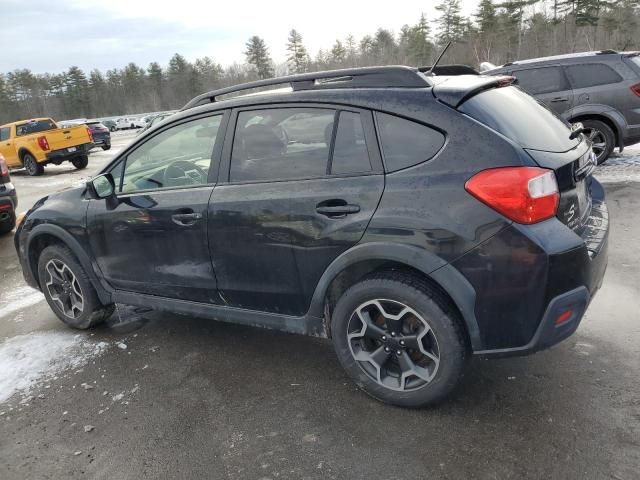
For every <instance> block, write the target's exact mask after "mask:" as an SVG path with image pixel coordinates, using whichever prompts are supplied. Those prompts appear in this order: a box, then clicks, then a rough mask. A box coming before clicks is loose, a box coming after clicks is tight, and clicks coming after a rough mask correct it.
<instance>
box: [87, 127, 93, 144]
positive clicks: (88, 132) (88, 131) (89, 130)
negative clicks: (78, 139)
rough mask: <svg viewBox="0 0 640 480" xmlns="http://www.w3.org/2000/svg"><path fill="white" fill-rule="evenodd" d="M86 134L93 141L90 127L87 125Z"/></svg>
mask: <svg viewBox="0 0 640 480" xmlns="http://www.w3.org/2000/svg"><path fill="white" fill-rule="evenodd" d="M87 135H89V141H90V142H93V133H91V129H90V128H89V127H87Z"/></svg>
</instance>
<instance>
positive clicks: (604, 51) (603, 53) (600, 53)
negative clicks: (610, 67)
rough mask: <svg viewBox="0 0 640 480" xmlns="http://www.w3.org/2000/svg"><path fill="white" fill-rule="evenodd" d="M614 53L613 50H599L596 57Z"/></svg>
mask: <svg viewBox="0 0 640 480" xmlns="http://www.w3.org/2000/svg"><path fill="white" fill-rule="evenodd" d="M614 53H618V52H616V51H615V50H611V49H607V50H600V51H599V52H596V55H611V54H614Z"/></svg>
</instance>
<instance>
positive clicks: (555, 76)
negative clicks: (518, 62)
mask: <svg viewBox="0 0 640 480" xmlns="http://www.w3.org/2000/svg"><path fill="white" fill-rule="evenodd" d="M513 75H514V76H515V77H516V78H517V79H518V86H519V87H520V88H522V89H523V90H524V91H526V92H527V93H529V94H531V95H540V94H543V93H551V92H562V91H564V90H569V89H570V87H569V84H568V82H567V78H566V77H565V75H564V72H563V71H562V68H560V67H542V68H531V69H528V70H519V71H516V72H513Z"/></svg>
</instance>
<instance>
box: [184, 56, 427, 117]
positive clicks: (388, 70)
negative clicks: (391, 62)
mask: <svg viewBox="0 0 640 480" xmlns="http://www.w3.org/2000/svg"><path fill="white" fill-rule="evenodd" d="M286 84H289V85H290V86H291V88H292V89H293V91H298V90H318V89H326V88H385V87H401V88H420V87H429V86H431V83H430V82H429V81H428V80H427V79H426V77H425V76H424V75H423V74H422V73H420V72H419V71H418V69H416V68H411V67H405V66H385V67H362V68H347V69H342V70H328V71H324V72H315V73H301V74H298V75H288V76H285V77H278V78H268V79H265V80H257V81H255V82H249V83H242V84H240V85H233V86H231V87H226V88H221V89H219V90H213V91H211V92H207V93H203V94H202V95H198V96H197V97H195V98H193V99H192V100H190V101H189V102H188V103H187V104H186V105H185V106H184V107H182V109H181V110H187V109H189V108H193V107H197V106H199V105H205V104H207V103H214V102H215V101H216V97H220V96H222V95H228V94H231V93H236V92H242V91H244V90H251V89H254V88H261V87H270V86H282V85H286Z"/></svg>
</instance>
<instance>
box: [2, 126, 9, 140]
mask: <svg viewBox="0 0 640 480" xmlns="http://www.w3.org/2000/svg"><path fill="white" fill-rule="evenodd" d="M10 132H11V128H10V127H4V128H0V142H4V141H5V140H9V133H10Z"/></svg>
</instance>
